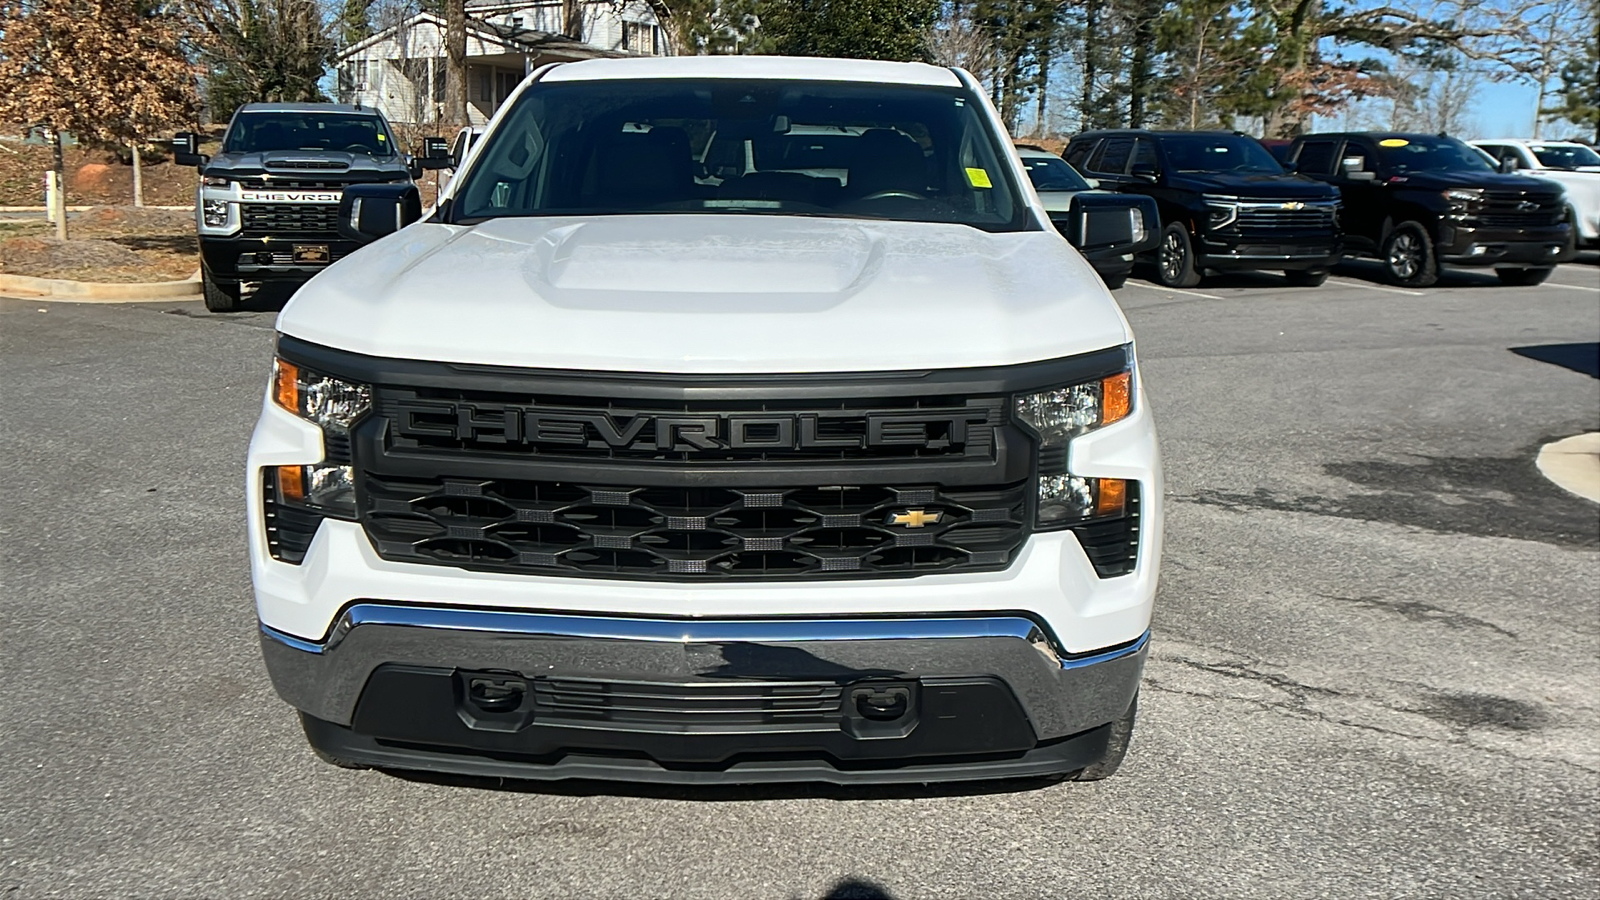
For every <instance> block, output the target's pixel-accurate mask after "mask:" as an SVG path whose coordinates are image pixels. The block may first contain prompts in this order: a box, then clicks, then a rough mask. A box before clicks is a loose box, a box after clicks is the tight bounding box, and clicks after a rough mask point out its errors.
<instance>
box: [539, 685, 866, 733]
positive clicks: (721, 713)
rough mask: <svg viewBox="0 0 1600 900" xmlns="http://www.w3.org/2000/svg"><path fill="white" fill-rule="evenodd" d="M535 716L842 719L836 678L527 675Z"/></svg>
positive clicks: (673, 721)
mask: <svg viewBox="0 0 1600 900" xmlns="http://www.w3.org/2000/svg"><path fill="white" fill-rule="evenodd" d="M532 686H533V697H534V718H535V719H537V720H542V721H550V720H553V719H559V720H565V721H568V722H582V723H596V724H597V723H609V724H616V725H621V724H628V725H635V726H646V727H648V726H651V725H657V726H676V727H682V726H683V725H686V724H687V725H691V726H692V727H695V728H704V727H707V726H717V725H746V726H749V725H778V724H783V725H790V726H794V725H803V724H827V723H833V722H837V721H838V720H839V719H840V718H842V711H841V706H842V702H843V698H844V687H843V686H842V685H840V684H838V683H836V682H829V681H820V682H807V681H788V682H736V683H731V684H717V683H710V682H680V683H672V684H660V683H654V682H630V681H602V680H599V679H587V678H535V679H532Z"/></svg>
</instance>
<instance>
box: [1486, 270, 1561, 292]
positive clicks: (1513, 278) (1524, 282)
mask: <svg viewBox="0 0 1600 900" xmlns="http://www.w3.org/2000/svg"><path fill="white" fill-rule="evenodd" d="M1555 270H1556V267H1555V266H1545V267H1543V268H1539V269H1495V270H1494V273H1495V274H1496V275H1499V276H1500V283H1501V284H1508V285H1510V286H1512V287H1528V286H1530V285H1535V284H1539V283H1541V282H1543V281H1544V280H1545V279H1546V278H1549V277H1550V273H1551V272H1554V271H1555Z"/></svg>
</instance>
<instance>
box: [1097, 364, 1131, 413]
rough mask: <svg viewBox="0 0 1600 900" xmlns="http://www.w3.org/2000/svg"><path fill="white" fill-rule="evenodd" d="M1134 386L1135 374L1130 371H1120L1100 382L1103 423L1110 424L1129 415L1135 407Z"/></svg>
mask: <svg viewBox="0 0 1600 900" xmlns="http://www.w3.org/2000/svg"><path fill="white" fill-rule="evenodd" d="M1132 386H1133V375H1132V373H1130V372H1118V373H1117V374H1115V375H1113V376H1111V377H1110V378H1106V379H1104V380H1102V381H1101V382H1100V398H1101V399H1100V403H1101V407H1100V424H1101V425H1110V424H1111V423H1112V422H1120V421H1121V420H1123V419H1125V418H1127V417H1128V411H1129V410H1131V409H1133V397H1132V391H1131V389H1132Z"/></svg>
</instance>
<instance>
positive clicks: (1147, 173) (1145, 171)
mask: <svg viewBox="0 0 1600 900" xmlns="http://www.w3.org/2000/svg"><path fill="white" fill-rule="evenodd" d="M1128 174H1129V175H1132V176H1133V177H1135V178H1137V179H1139V180H1140V181H1149V182H1154V181H1155V180H1156V167H1155V164H1153V163H1147V162H1145V163H1134V164H1133V168H1132V169H1131V170H1129V172H1128Z"/></svg>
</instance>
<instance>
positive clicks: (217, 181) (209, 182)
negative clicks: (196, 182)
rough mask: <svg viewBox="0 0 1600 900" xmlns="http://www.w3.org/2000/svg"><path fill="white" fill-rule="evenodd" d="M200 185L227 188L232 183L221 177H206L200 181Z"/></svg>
mask: <svg viewBox="0 0 1600 900" xmlns="http://www.w3.org/2000/svg"><path fill="white" fill-rule="evenodd" d="M200 183H201V184H203V185H205V186H206V187H227V186H228V185H230V184H232V183H233V182H231V181H229V180H228V179H226V178H223V177H222V176H221V175H207V176H205V177H204V178H201V179H200Z"/></svg>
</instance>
